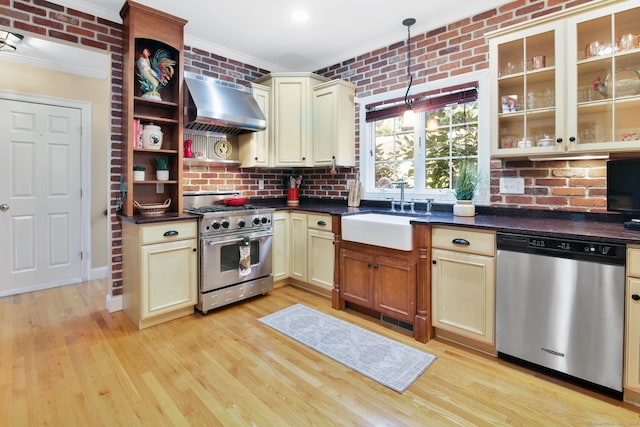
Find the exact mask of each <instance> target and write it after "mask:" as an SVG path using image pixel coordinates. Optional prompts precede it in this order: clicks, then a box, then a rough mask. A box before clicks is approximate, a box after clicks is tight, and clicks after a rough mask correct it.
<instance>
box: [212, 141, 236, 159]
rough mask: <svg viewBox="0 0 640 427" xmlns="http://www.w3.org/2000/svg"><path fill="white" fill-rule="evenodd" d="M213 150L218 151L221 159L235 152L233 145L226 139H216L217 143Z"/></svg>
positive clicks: (217, 153) (217, 154)
mask: <svg viewBox="0 0 640 427" xmlns="http://www.w3.org/2000/svg"><path fill="white" fill-rule="evenodd" d="M213 151H214V152H215V153H216V156H218V157H220V158H221V159H227V158H229V157H230V156H231V154H232V153H233V146H232V145H231V143H230V142H229V141H227V140H226V139H221V140H219V141H216V143H215V145H214V146H213Z"/></svg>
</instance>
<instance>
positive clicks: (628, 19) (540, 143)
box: [489, 0, 640, 158]
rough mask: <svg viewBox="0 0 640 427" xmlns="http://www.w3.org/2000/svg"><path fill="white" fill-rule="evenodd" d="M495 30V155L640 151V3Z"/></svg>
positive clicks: (492, 52)
mask: <svg viewBox="0 0 640 427" xmlns="http://www.w3.org/2000/svg"><path fill="white" fill-rule="evenodd" d="M593 3H595V5H591V4H587V6H588V7H583V8H580V10H579V12H577V11H576V10H573V11H572V12H571V13H567V12H563V13H562V14H560V15H557V16H549V17H546V18H544V22H539V23H535V22H530V23H526V24H523V25H519V26H518V27H517V28H509V29H508V30H505V31H501V32H499V33H495V34H493V35H491V36H490V40H489V43H490V58H491V66H490V72H491V81H492V117H494V123H493V126H492V141H491V153H492V156H493V157H499V158H511V157H529V158H535V157H536V156H540V157H544V156H554V155H565V154H575V155H581V154H604V153H609V152H620V151H634V150H637V149H640V116H639V114H638V112H639V111H640V35H639V34H640V24H638V23H639V22H640V1H636V0H634V1H626V2H614V3H612V2H606V4H607V6H606V7H596V6H601V2H593Z"/></svg>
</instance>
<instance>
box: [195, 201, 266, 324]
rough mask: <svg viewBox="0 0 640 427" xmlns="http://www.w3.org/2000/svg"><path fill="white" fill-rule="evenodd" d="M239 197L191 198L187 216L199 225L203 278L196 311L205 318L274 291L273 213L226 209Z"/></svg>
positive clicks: (251, 208) (252, 208) (256, 209)
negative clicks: (228, 201)
mask: <svg viewBox="0 0 640 427" xmlns="http://www.w3.org/2000/svg"><path fill="white" fill-rule="evenodd" d="M234 194H236V193H197V194H196V193H187V194H185V195H184V199H183V203H184V211H185V212H190V213H195V214H198V215H200V219H199V221H198V234H199V250H200V267H199V269H200V278H199V288H200V289H199V297H198V304H197V305H196V308H197V309H198V310H199V311H201V312H202V313H203V314H206V313H207V312H208V311H209V310H211V309H214V308H216V307H221V306H224V305H227V304H231V303H234V302H236V301H240V300H243V299H246V298H249V297H252V296H255V295H259V294H266V293H267V292H268V291H270V290H271V289H273V276H272V274H271V273H272V264H271V256H272V255H271V244H272V239H273V229H272V222H273V211H274V209H272V208H264V207H256V206H248V205H243V206H226V205H225V204H224V200H225V199H226V198H228V197H231V196H233V195H234Z"/></svg>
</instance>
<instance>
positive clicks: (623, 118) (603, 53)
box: [567, 1, 640, 153]
mask: <svg viewBox="0 0 640 427" xmlns="http://www.w3.org/2000/svg"><path fill="white" fill-rule="evenodd" d="M632 6H633V7H632ZM638 22H640V7H639V3H638V2H631V1H630V2H621V3H619V4H616V5H612V6H611V7H607V8H603V9H597V10H594V11H591V12H587V13H584V14H581V15H578V16H575V17H573V18H571V19H569V20H568V35H569V37H568V39H567V43H568V44H569V46H568V48H567V53H568V56H567V59H568V64H569V76H570V77H569V80H568V81H569V85H568V87H567V99H568V114H567V117H568V120H567V121H568V124H569V126H570V132H569V134H570V136H571V137H572V141H571V142H570V143H569V147H568V148H569V150H570V151H573V152H590V153H591V152H612V151H621V150H622V151H630V150H637V149H638V148H640V125H638V114H637V112H638V110H639V109H640V49H638V47H639V46H638V38H637V32H638Z"/></svg>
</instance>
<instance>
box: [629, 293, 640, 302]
mask: <svg viewBox="0 0 640 427" xmlns="http://www.w3.org/2000/svg"><path fill="white" fill-rule="evenodd" d="M631 299H632V300H634V301H640V295H638V294H633V295H631Z"/></svg>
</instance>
